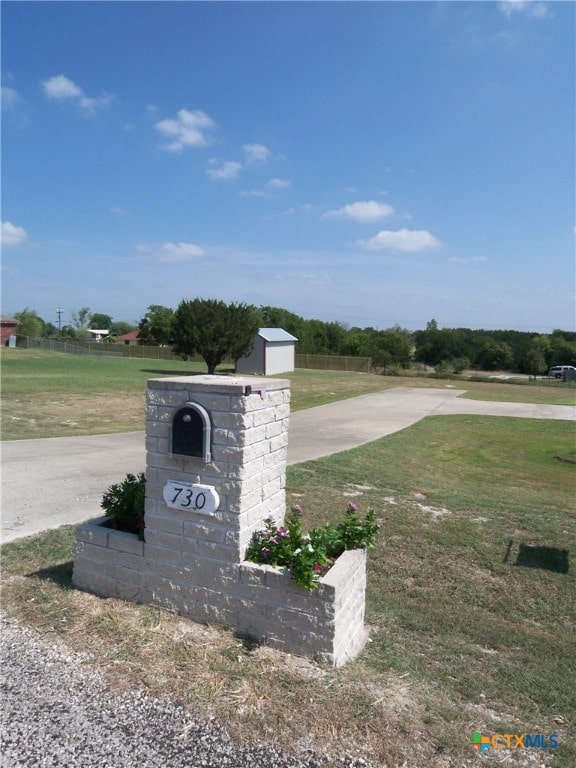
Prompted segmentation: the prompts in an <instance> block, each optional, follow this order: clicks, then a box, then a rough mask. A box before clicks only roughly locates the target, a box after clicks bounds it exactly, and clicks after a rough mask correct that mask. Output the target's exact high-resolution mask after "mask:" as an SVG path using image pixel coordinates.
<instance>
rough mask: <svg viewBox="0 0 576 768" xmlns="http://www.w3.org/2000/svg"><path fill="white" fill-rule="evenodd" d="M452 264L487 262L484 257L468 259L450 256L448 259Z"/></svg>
mask: <svg viewBox="0 0 576 768" xmlns="http://www.w3.org/2000/svg"><path fill="white" fill-rule="evenodd" d="M450 261H451V262H452V264H480V263H482V262H483V261H488V259H487V257H486V256H471V257H470V258H469V259H465V258H461V257H459V256H452V258H451V259H450Z"/></svg>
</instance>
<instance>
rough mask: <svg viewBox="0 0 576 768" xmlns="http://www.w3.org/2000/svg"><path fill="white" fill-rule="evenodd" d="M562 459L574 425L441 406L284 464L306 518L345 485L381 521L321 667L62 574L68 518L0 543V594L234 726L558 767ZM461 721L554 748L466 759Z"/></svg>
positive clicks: (566, 575) (570, 731) (569, 653)
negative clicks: (364, 642)
mask: <svg viewBox="0 0 576 768" xmlns="http://www.w3.org/2000/svg"><path fill="white" fill-rule="evenodd" d="M140 362H141V361H140ZM154 365H156V363H154ZM306 373H307V372H306ZM298 374H299V372H297V374H296V377H295V378H297V376H298ZM304 378H305V377H304ZM375 378H377V380H380V378H379V377H375ZM301 383H302V382H301ZM438 383H439V382H437V381H436V382H432V385H435V386H438ZM295 386H296V382H295ZM478 386H482V385H478ZM484 386H492V385H484ZM496 386H506V385H496ZM510 389H512V388H510ZM518 389H521V390H524V389H528V388H524V387H519V388H518ZM574 454H575V452H574V425H573V423H572V422H560V421H536V420H528V419H526V420H523V419H508V418H495V417H472V416H442V417H431V418H427V419H424V420H422V421H421V422H419V423H418V424H415V425H414V426H412V427H410V428H409V429H406V430H403V431H402V432H398V433H396V434H394V435H390V436H388V437H386V438H383V439H381V440H378V441H375V442H373V443H370V444H368V445H365V446H363V447H361V448H358V449H355V450H353V451H348V452H345V453H341V454H337V455H335V456H332V457H328V458H325V459H321V460H319V461H314V462H308V463H305V464H300V465H296V466H293V467H289V468H288V472H287V494H288V499H289V502H290V503H299V504H301V505H302V506H303V508H304V511H305V520H306V522H307V524H309V525H316V524H319V523H322V522H324V521H326V520H329V519H333V518H334V516H337V517H340V516H341V514H342V512H343V510H344V508H345V505H346V501H347V500H348V499H353V500H355V501H356V502H357V503H358V504H359V505H360V508H361V509H367V508H373V509H375V510H376V512H377V515H378V517H379V518H380V520H381V521H382V534H381V540H380V541H379V543H378V545H377V546H376V548H375V549H373V550H371V551H370V553H369V558H368V562H369V565H368V594H367V622H368V624H369V626H370V628H371V643H370V644H369V646H368V647H367V649H366V650H365V652H364V653H363V654H362V655H361V656H360V657H359V659H357V660H356V661H355V662H353V663H349V664H347V665H345V666H344V667H342V668H341V669H338V670H333V669H329V668H324V667H321V666H318V665H316V664H313V663H312V662H309V661H305V660H303V659H297V658H294V657H289V656H286V655H284V654H281V653H279V652H277V651H272V650H270V649H267V648H265V647H254V646H253V645H251V644H249V643H245V642H242V641H241V640H239V639H238V638H236V637H235V636H234V635H233V634H232V633H229V632H227V631H225V630H222V629H216V628H212V627H204V626H201V625H197V624H195V623H194V622H191V621H188V620H185V619H183V618H181V617H178V616H175V615H172V614H169V613H166V612H163V611H160V610H156V609H153V608H149V607H145V606H136V605H132V604H129V603H123V602H122V601H118V600H112V599H107V600H104V599H101V598H98V597H95V596H93V595H89V594H85V593H81V592H78V591H76V590H74V589H72V588H71V581H70V579H71V560H72V557H73V554H72V553H73V529H72V528H70V527H65V528H61V529H59V530H57V531H52V532H48V533H45V534H42V535H40V536H36V537H32V538H30V539H24V540H21V541H17V542H14V543H11V544H7V545H5V546H4V547H3V548H2V560H3V568H2V578H3V597H2V603H3V607H4V610H6V611H8V612H9V613H10V614H12V615H15V616H18V617H19V618H20V619H21V620H22V621H23V622H24V623H25V624H27V625H29V626H32V627H34V628H36V629H37V630H38V631H39V632H41V633H43V634H45V635H46V636H47V637H48V638H49V639H50V638H62V639H64V640H65V641H66V642H67V643H68V644H69V645H70V646H71V647H72V648H76V649H83V650H86V651H88V652H89V653H91V654H92V655H93V658H94V660H95V663H97V664H100V665H101V666H103V667H104V668H105V669H106V670H108V671H109V673H110V679H111V681H112V683H113V685H114V686H117V687H119V688H122V687H130V686H135V685H145V686H147V687H148V688H150V690H151V691H152V692H153V693H154V695H158V696H163V695H167V693H168V692H170V695H172V696H173V697H174V698H176V699H178V700H179V701H182V702H184V703H186V705H187V706H188V707H189V708H190V709H191V710H192V711H194V712H196V713H197V714H198V715H199V716H200V717H208V716H210V715H215V716H217V717H219V718H222V720H223V721H225V722H226V723H227V725H228V726H229V728H230V729H231V731H232V733H233V734H234V735H236V736H237V737H238V738H246V739H250V738H257V739H265V740H267V741H270V742H272V741H277V742H278V743H280V744H283V745H284V746H290V745H293V744H297V743H300V744H311V743H314V744H316V745H317V746H320V747H321V748H325V749H326V751H327V753H328V754H330V755H333V756H335V755H338V754H339V753H342V752H348V753H351V754H357V755H362V756H371V757H373V758H375V759H377V760H379V761H381V762H382V764H385V765H387V766H389V768H391V767H392V766H406V768H429V767H430V768H452V767H453V766H454V767H455V768H460V767H461V766H482V768H485V767H486V766H491V767H492V766H496V765H501V764H502V761H505V763H504V764H506V765H512V766H528V765H534V766H538V767H539V766H551V767H552V768H574V766H575V765H576V696H575V695H574V680H575V678H576V600H575V596H576V571H575V564H574V557H575V553H576V507H575V502H574V499H575V493H574V492H575V490H576V464H575V463H574ZM558 456H559V457H561V458H562V459H564V460H559V459H558V458H556V457H558ZM475 731H480V732H481V733H482V735H493V734H495V733H512V734H521V733H530V734H535V733H544V734H546V735H548V734H551V733H557V734H558V738H559V743H560V747H559V748H558V749H557V750H510V751H507V752H501V751H497V750H488V751H487V752H486V753H485V754H484V755H482V756H480V755H479V754H477V753H476V751H475V750H473V749H472V748H471V747H470V746H469V742H470V740H471V739H472V735H473V733H474V732H475ZM333 764H334V765H337V761H336V759H335V758H334V760H333Z"/></svg>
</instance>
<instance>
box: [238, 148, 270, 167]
mask: <svg viewBox="0 0 576 768" xmlns="http://www.w3.org/2000/svg"><path fill="white" fill-rule="evenodd" d="M242 150H243V151H244V154H245V155H246V158H247V160H248V162H251V163H265V162H266V161H267V160H268V158H269V157H270V150H269V149H268V147H266V146H264V144H244V146H243V147H242Z"/></svg>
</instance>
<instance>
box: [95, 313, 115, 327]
mask: <svg viewBox="0 0 576 768" xmlns="http://www.w3.org/2000/svg"><path fill="white" fill-rule="evenodd" d="M111 325H112V318H111V317H110V315H104V314H102V312H95V313H94V314H93V315H92V317H91V318H90V327H91V328H95V329H96V330H101V331H104V330H106V331H109V330H110V326H111Z"/></svg>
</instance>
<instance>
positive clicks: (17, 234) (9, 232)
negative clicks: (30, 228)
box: [0, 221, 28, 245]
mask: <svg viewBox="0 0 576 768" xmlns="http://www.w3.org/2000/svg"><path fill="white" fill-rule="evenodd" d="M0 239H1V242H2V245H20V243H23V242H24V241H25V240H27V239H28V235H27V234H26V230H25V229H24V227H16V226H15V225H14V224H11V223H10V222H9V221H3V222H2V231H1V238H0Z"/></svg>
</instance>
